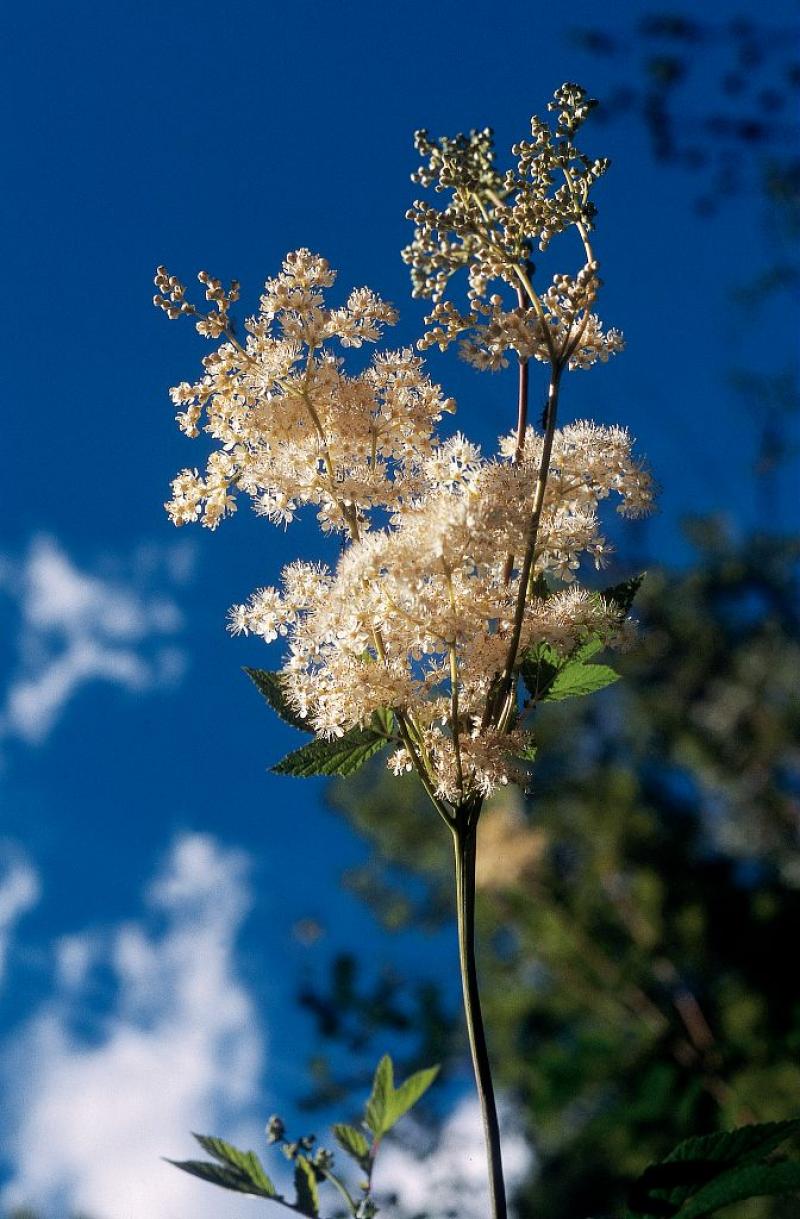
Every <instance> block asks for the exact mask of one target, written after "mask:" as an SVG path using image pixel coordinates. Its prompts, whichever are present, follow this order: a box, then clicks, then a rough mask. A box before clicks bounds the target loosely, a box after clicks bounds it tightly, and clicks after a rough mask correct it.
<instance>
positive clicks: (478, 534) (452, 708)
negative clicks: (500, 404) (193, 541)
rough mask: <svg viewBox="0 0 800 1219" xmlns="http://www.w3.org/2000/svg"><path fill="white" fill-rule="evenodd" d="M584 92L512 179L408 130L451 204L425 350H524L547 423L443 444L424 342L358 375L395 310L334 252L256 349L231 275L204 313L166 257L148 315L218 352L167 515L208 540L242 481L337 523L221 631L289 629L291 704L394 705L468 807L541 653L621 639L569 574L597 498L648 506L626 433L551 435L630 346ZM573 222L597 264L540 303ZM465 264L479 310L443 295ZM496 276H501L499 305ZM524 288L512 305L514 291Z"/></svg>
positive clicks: (311, 720) (402, 748) (414, 247)
mask: <svg viewBox="0 0 800 1219" xmlns="http://www.w3.org/2000/svg"><path fill="white" fill-rule="evenodd" d="M591 105H592V103H591V102H590V101H589V99H587V97H586V95H585V94H584V93H583V91H582V90H580V89H578V88H577V86H564V87H563V89H561V90H559V91H558V92H557V93H556V95H555V99H554V102H553V103H552V104H551V109H552V108H554V109H555V110H556V111H557V112H558V117H557V122H556V127H555V130H551V128H550V127H549V126H548V124H547V123H545V122H543V121H542V120H540V119H538V118H536V117H534V119H533V120H532V139H531V140H530V141H527V142H521V143H520V144H519V145H517V146H515V149H514V154H515V156H516V157H517V167H516V169H514V170H509V171H508V172H507V173H505V174H502V175H501V174H500V173H499V172H498V171H497V170H496V169H495V167H494V152H493V145H492V138H491V133H490V132H489V131H482V132H478V133H475V132H473V133H472V134H471V135H470V136H458V137H455V138H454V139H442V140H439V141H432V140H430V139H429V137H428V136H427V134H426V133H424V132H421V133H418V136H417V148H418V150H419V151H420V153H421V154H422V157H423V161H424V163H423V165H422V167H421V168H420V170H419V171H418V172H417V174H416V175H415V180H416V181H417V182H418V183H419V184H421V185H422V186H425V187H427V186H431V185H434V186H435V187H436V189H437V191H439V192H440V193H444V194H446V195H447V196H448V200H447V202H446V204H445V206H444V207H442V208H439V209H436V208H434V207H432V206H430V205H428V204H426V203H423V202H418V203H415V204H414V206H413V208H412V209H411V212H410V213H409V214H410V216H411V218H412V219H413V221H414V223H415V237H414V240H413V242H412V244H411V245H410V246H409V247H408V248H407V250H406V251H405V252H404V257H405V258H406V261H407V262H409V264H410V265H411V269H412V281H413V285H414V289H415V291H416V293H417V294H419V295H426V296H430V297H432V298H433V301H434V305H433V311H432V313H431V315H430V317H429V318H428V323H429V329H428V331H427V333H426V334H425V336H424V338H423V339H422V340H421V341H420V344H419V347H420V349H422V350H424V349H425V348H427V347H430V346H431V345H434V344H435V345H438V346H439V347H441V348H445V347H447V346H448V345H449V344H450V343H451V342H453V341H454V340H456V339H459V340H460V344H461V352H462V355H464V356H465V357H466V358H467V359H468V360H470V362H472V363H473V364H475V365H476V366H477V367H479V368H487V369H495V368H498V367H501V366H502V365H503V364H505V363H506V362H507V360H508V353H509V352H513V353H514V354H515V357H516V359H517V361H518V363H519V366H520V369H521V370H522V372H523V373H524V375H525V378H527V364H528V362H529V361H530V360H538V361H542V362H545V363H547V364H549V365H550V368H551V384H550V397H549V399H548V410H547V412H546V418H545V420H544V421H543V422H544V430H543V432H539V431H537V430H536V429H534V428H533V427H532V426H530V424H529V423H528V421H527V415H526V411H523V410H521V413H520V417H519V419H518V426H517V430H516V432H514V433H512V434H510V435H506V436H503V437H501V438H500V441H499V445H498V450H497V453H496V455H494V456H492V457H486V456H484V455H483V454H482V453H481V452H480V450H479V449H478V448H477V447H476V446H475V445H473V444H471V443H470V442H469V441H468V440H467V439H466V438H465V437H464V436H462V435H461V434H460V433H458V434H456V435H454V436H451V437H450V438H449V439H445V438H443V437H442V436H440V434H439V432H438V430H437V428H438V425H439V423H440V422H441V419H442V416H443V414H444V413H445V412H449V411H452V410H453V409H454V404H453V402H452V401H451V400H450V399H449V398H446V397H445V396H444V395H443V393H442V391H441V389H440V388H439V386H437V385H435V384H434V383H433V382H432V381H431V380H430V378H429V377H428V375H427V373H426V372H425V369H424V364H423V360H422V357H421V356H420V355H418V354H416V353H415V352H413V351H412V350H410V349H408V348H406V349H401V350H390V351H382V352H376V353H375V354H373V356H372V358H371V360H369V362H368V363H367V364H366V366H363V363H362V366H361V368H360V369H359V370H357V371H348V369H347V367H346V363H345V354H346V353H347V352H348V351H349V349H357V348H360V347H362V346H363V345H365V344H375V343H377V342H378V340H379V339H380V338H381V336H382V333H383V330H384V328H385V327H387V326H391V325H393V324H394V322H395V321H396V312H395V310H394V308H393V307H392V306H391V305H389V304H387V303H386V302H384V301H383V300H381V298H380V297H379V296H377V295H376V294H375V293H374V292H372V291H370V290H369V289H368V288H358V289H355V290H353V291H352V292H351V293H350V295H349V296H348V297H347V300H346V301H345V303H344V304H343V305H339V306H336V307H334V306H332V305H330V304H329V303H328V301H327V295H326V294H327V293H328V291H329V289H331V288H332V286H333V284H334V281H335V278H336V275H335V272H334V271H333V270H332V269H331V268H330V266H329V265H328V263H327V262H326V260H325V259H324V258H322V257H321V256H319V255H317V254H313V253H311V252H310V251H309V250H306V249H301V250H297V251H295V252H294V253H291V254H289V255H288V256H287V257H286V259H285V260H284V263H283V267H282V270H281V272H280V273H279V274H278V275H277V276H276V277H274V278H272V279H268V280H267V282H266V285H265V288H264V293H263V295H262V297H261V301H260V307H259V310H258V313H257V314H256V315H255V316H254V317H252V318H250V319H248V320H247V321H246V322H245V324H244V333H243V336H242V337H241V338H239V337H237V335H236V333H235V330H234V327H233V323H232V320H231V307H232V305H233V304H234V303H235V301H236V300H237V298H238V294H239V289H238V285H237V284H236V283H234V284H232V285H231V287H230V289H228V290H227V291H226V290H225V289H224V288H223V285H222V282H221V281H220V280H218V279H214V278H213V277H211V276H210V275H208V274H207V273H205V272H203V273H201V275H200V276H199V279H200V281H201V283H202V284H203V285H204V286H205V295H206V301H207V303H208V304H209V306H210V308H209V309H208V311H206V312H202V311H201V310H200V309H198V307H197V306H195V305H193V304H191V303H190V302H189V301H188V299H187V292H186V287H185V285H184V284H182V283H181V282H180V281H179V280H178V279H177V278H176V277H175V276H172V275H170V274H169V273H168V272H167V270H166V269H165V268H163V267H160V268H159V269H158V272H157V275H156V286H157V289H158V294H157V296H156V298H155V301H156V304H157V305H158V306H159V307H160V308H162V309H163V310H164V311H165V312H166V313H167V315H168V316H169V317H170V318H175V317H179V316H183V315H189V316H192V317H194V319H195V324H196V327H197V330H198V331H199V333H200V334H202V335H203V336H205V337H206V338H208V339H210V340H218V341H219V345H218V346H217V347H216V348H215V350H213V351H212V352H211V353H210V354H209V355H208V356H206V358H205V359H204V361H203V374H202V376H201V377H200V379H199V380H198V381H196V382H194V383H188V382H182V383H181V384H180V385H178V386H177V387H175V388H174V389H173V390H172V391H171V393H172V399H173V401H174V403H175V404H176V406H177V407H178V408H179V409H178V416H177V418H178V424H179V426H180V427H181V429H182V430H183V431H184V432H185V433H186V434H187V435H188V436H190V437H197V436H198V435H199V434H200V432H201V431H204V432H205V433H207V434H208V435H209V436H211V437H212V439H213V440H214V441H216V443H217V446H218V447H217V448H215V449H214V451H213V452H212V453H211V455H210V457H209V458H208V463H207V467H206V470H205V472H204V474H202V475H201V474H199V473H198V471H197V470H190V469H187V470H183V471H182V472H181V473H180V474H179V475H178V476H177V478H176V479H175V480H174V481H173V484H172V498H171V499H170V501H169V502H168V503H167V505H166V508H167V511H168V513H169V515H170V517H171V518H172V520H173V521H174V522H175V524H176V525H182V524H184V523H186V522H189V521H197V520H201V521H202V523H203V524H204V525H206V526H207V527H209V528H211V529H213V528H215V527H216V526H217V525H218V524H219V522H220V520H221V519H222V517H224V516H226V515H227V514H229V513H231V512H233V511H234V509H235V507H236V497H237V495H238V494H239V493H244V494H246V495H248V496H249V497H250V498H251V500H252V501H253V505H254V508H255V510H256V512H258V513H259V514H261V515H264V516H266V517H268V518H269V519H270V520H271V521H273V522H275V523H286V522H289V521H291V520H292V519H293V518H294V516H295V515H296V513H297V512H298V510H299V509H300V508H301V507H303V506H304V505H307V504H313V505H315V506H316V508H317V514H318V519H319V522H320V525H321V528H322V529H323V531H325V532H330V531H334V530H335V531H338V532H339V533H341V534H342V535H343V537H344V548H343V550H342V552H341V554H340V557H339V559H338V562H337V563H336V565H335V566H332V567H327V566H324V565H314V564H309V563H305V562H300V561H298V562H292V563H290V564H289V565H288V566H287V567H285V568H284V571H283V574H282V582H281V587H280V588H273V587H266V588H261V589H259V590H258V591H256V592H255V593H254V594H253V595H252V596H251V597H250V598H249V600H248V601H246V602H245V603H243V604H240V605H236V606H234V607H233V609H232V610H231V613H230V629H231V630H232V631H233V632H235V633H253V634H257V635H260V636H261V637H262V638H263V639H264V640H265V641H266V642H272V641H275V640H278V639H280V640H283V641H284V645H285V648H286V653H285V656H284V660H283V665H282V682H283V688H284V691H285V695H286V698H287V700H288V704H289V705H290V707H291V709H292V711H293V713H294V715H295V716H296V717H298V718H299V720H301V721H302V722H304V723H306V724H307V725H308V727H309V729H311V730H313V732H314V733H316V734H317V735H318V736H319V737H320V738H322V739H334V740H335V739H337V738H341V737H343V736H344V735H345V734H346V733H348V732H351V731H352V730H354V729H358V728H362V729H363V728H366V727H367V726H368V725H369V724H370V723H371V722H372V720H373V717H374V716H375V715H376V713H378V714H383V713H385V712H386V711H387V709H388V710H390V711H391V712H392V713H393V714H394V716H395V722H396V725H397V728H398V731H397V737H396V746H397V748H396V749H395V751H394V752H393V754H392V756H391V758H390V765H391V766H392V768H393V769H394V770H396V771H398V772H399V771H402V770H405V769H410V768H416V769H417V770H418V771H419V772H420V774H421V776H422V777H423V780H424V781H425V782H426V784H427V786H428V790H429V793H430V794H431V795H432V796H433V798H434V799H435V800H436V801H438V802H440V803H441V804H443V805H447V806H448V807H450V808H453V809H457V808H459V807H462V806H464V805H467V804H470V803H473V804H476V805H479V803H480V801H481V800H482V799H483V798H484V797H485V796H486V795H487V794H489V793H490V792H491V791H492V790H493V789H494V788H495V787H496V786H497V785H498V784H502V783H505V782H507V781H508V780H509V779H513V778H515V777H518V774H519V766H518V763H517V762H516V761H515V760H514V757H515V755H518V754H520V753H524V750H525V741H526V738H527V729H526V728H525V727H524V725H523V724H522V721H521V720H520V708H519V703H518V698H517V690H518V679H519V674H520V672H521V670H522V669H523V667H524V664H525V663H526V657H528V658H529V657H531V656H534V655H545V654H547V655H549V656H550V657H551V658H555V661H556V662H558V660H559V658H561V659H563V658H566V657H569V656H571V655H573V654H575V653H576V651H578V650H579V649H580V648H581V647H582V646H583V645H584V644H585V643H586V641H587V640H590V639H602V641H603V643H604V644H605V645H606V646H614V645H615V644H620V643H622V642H624V639H625V635H626V627H625V624H624V622H623V618H624V614H621V613H620V609H619V606H618V605H616V604H614V603H611V602H608V601H606V600H604V599H603V598H602V597H601V596H599V595H598V594H596V593H592V592H590V591H588V590H587V589H585V588H582V587H580V586H579V584H578V583H577V579H576V577H577V575H578V572H579V569H580V566H581V563H582V562H583V561H585V560H586V561H588V562H590V563H593V564H594V565H595V566H596V567H600V566H602V565H603V564H604V562H605V560H606V557H607V555H608V552H609V545H608V542H607V541H606V539H605V537H604V535H603V533H602V531H601V527H600V519H599V511H600V507H601V502H602V501H604V500H605V499H607V498H608V497H609V496H612V495H613V496H615V497H616V498H617V500H618V510H619V511H620V512H622V513H623V514H626V515H629V516H637V515H640V514H642V513H644V512H647V511H649V509H650V506H651V502H652V495H653V489H652V484H651V480H650V476H649V474H648V472H647V470H646V468H645V467H644V466H643V464H642V463H641V462H640V461H639V460H638V459H637V458H636V457H634V455H633V452H632V440H631V437H630V436H629V435H628V433H627V432H626V431H625V430H624V429H623V428H618V427H600V426H597V425H595V424H593V423H591V422H586V421H584V422H578V423H572V424H569V425H567V426H565V427H562V428H557V427H556V426H555V409H556V404H557V395H558V386H559V381H560V377H561V374H562V372H563V371H565V370H569V369H573V368H588V367H589V366H590V365H592V364H593V363H595V362H596V361H597V360H600V361H605V360H606V359H608V357H609V356H610V355H612V354H613V353H615V352H617V351H619V350H620V349H621V347H622V338H621V335H619V334H618V332H617V331H615V330H604V329H603V326H602V324H601V322H600V320H599V318H598V316H597V314H596V313H595V312H594V307H595V302H596V298H597V296H598V293H599V290H600V279H599V276H598V264H597V261H596V259H595V258H594V255H593V252H592V248H591V245H590V238H589V234H590V231H591V229H592V227H593V224H594V216H595V212H594V205H593V203H592V202H591V200H590V192H591V189H592V187H593V186H594V184H595V182H596V181H597V179H598V178H599V177H600V176H601V175H602V174H603V173H604V172H605V169H606V168H607V163H606V162H605V161H598V160H594V161H593V160H590V159H589V158H587V157H586V156H584V154H582V153H581V152H580V151H579V150H578V149H577V147H576V145H575V142H574V137H575V134H576V132H577V131H578V129H579V127H580V125H581V123H582V122H583V120H584V118H585V117H586V115H587V114H588V113H589V111H590V109H591ZM569 227H574V228H575V229H576V230H577V232H578V234H579V237H580V240H581V244H582V248H583V251H584V258H585V261H584V264H583V265H582V266H581V267H580V268H579V269H578V271H577V272H576V273H575V274H574V275H569V274H561V275H557V276H555V278H554V279H553V281H552V284H551V286H550V287H549V288H547V289H546V290H545V291H544V292H542V293H538V292H536V291H535V290H534V288H533V287H532V285H531V276H532V274H533V261H532V260H533V252H534V247H538V248H539V249H545V248H546V247H547V245H548V244H549V242H550V241H551V239H552V238H553V237H554V236H555V235H556V234H557V233H559V232H561V231H563V230H564V229H567V228H569ZM464 268H466V270H467V273H468V298H469V306H468V310H467V312H461V311H460V310H459V309H458V308H456V306H455V305H454V304H453V303H452V301H450V300H447V299H446V292H447V290H448V288H449V284H450V280H451V278H452V276H453V275H454V274H455V273H456V272H458V271H459V270H461V269H464ZM493 280H496V281H498V285H497V286H498V287H499V288H500V289H501V291H492V292H491V294H490V293H489V285H490V284H491V283H492V281H493ZM509 290H511V291H513V293H514V294H515V295H516V298H517V303H516V305H514V303H513V301H512V302H511V303H509V302H508V301H506V300H505V299H504V296H503V294H502V293H503V292H506V293H507V292H508V291H509ZM524 385H525V388H526V392H527V379H525V381H524ZM521 402H522V399H521Z"/></svg>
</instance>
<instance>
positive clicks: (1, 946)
mask: <svg viewBox="0 0 800 1219" xmlns="http://www.w3.org/2000/svg"><path fill="white" fill-rule="evenodd" d="M38 900H39V876H38V874H37V872H36V871H35V869H34V868H33V867H32V866H31V865H30V864H29V863H28V862H27V860H25V859H24V858H23V857H22V856H21V855H20V854H19V853H18V851H16V850H14V849H13V848H11V847H9V846H7V845H6V844H3V843H0V983H1V982H2V981H3V979H4V977H5V971H6V958H7V956H8V949H9V944H10V942H11V937H12V935H13V934H14V931H15V928H16V924H17V922H18V921H19V919H20V918H21V917H22V915H23V914H25V912H26V911H27V910H30V909H31V907H33V906H35V905H36V903H37V902H38Z"/></svg>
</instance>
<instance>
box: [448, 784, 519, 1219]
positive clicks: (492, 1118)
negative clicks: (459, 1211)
mask: <svg viewBox="0 0 800 1219" xmlns="http://www.w3.org/2000/svg"><path fill="white" fill-rule="evenodd" d="M461 812H462V816H461V817H460V818H459V823H458V826H457V827H456V828H454V830H453V851H454V857H455V881H456V921H457V926H458V959H459V965H460V971H461V990H462V996H463V1001H464V1017H465V1021H466V1026H467V1037H468V1039H469V1048H470V1055H471V1057H472V1068H473V1071H474V1074H475V1086H476V1089H477V1092H478V1100H479V1102H480V1108H481V1120H482V1122H483V1134H484V1140H485V1143H486V1156H487V1160H488V1169H489V1198H490V1204H491V1217H492V1219H506V1216H507V1204H506V1191H505V1182H504V1179H503V1160H502V1152H501V1145H500V1124H499V1121H498V1117H497V1102H496V1100H495V1094H494V1085H493V1083H492V1068H491V1063H490V1060H489V1050H488V1046H487V1044H486V1031H485V1028H484V1023H483V1013H482V1011H481V1000H480V991H479V988H478V970H477V964H476V960H475V863H476V855H477V851H476V848H477V821H478V816H479V815H480V805H478V807H477V808H475V809H472V810H470V809H468V808H464V809H462V810H461Z"/></svg>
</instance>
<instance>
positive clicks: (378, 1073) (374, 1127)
mask: <svg viewBox="0 0 800 1219" xmlns="http://www.w3.org/2000/svg"><path fill="white" fill-rule="evenodd" d="M393 1092H394V1066H393V1065H392V1060H391V1058H390V1057H389V1055H388V1054H384V1056H383V1058H382V1059H381V1060H380V1062H379V1063H378V1065H377V1067H376V1068H375V1077H374V1079H373V1080H372V1092H371V1093H370V1096H369V1100H368V1101H367V1104H366V1108H365V1109H364V1122H365V1123H366V1125H367V1127H368V1129H369V1130H371V1131H372V1133H373V1134H374V1135H375V1137H376V1138H380V1136H381V1135H382V1134H383V1132H384V1122H385V1120H386V1114H387V1113H388V1112H389V1102H390V1100H391V1096H392V1093H393Z"/></svg>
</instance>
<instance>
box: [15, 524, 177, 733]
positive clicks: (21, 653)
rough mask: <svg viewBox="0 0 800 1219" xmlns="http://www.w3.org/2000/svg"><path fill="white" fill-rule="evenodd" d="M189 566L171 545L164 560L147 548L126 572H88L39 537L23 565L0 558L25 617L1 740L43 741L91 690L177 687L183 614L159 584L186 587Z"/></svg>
mask: <svg viewBox="0 0 800 1219" xmlns="http://www.w3.org/2000/svg"><path fill="white" fill-rule="evenodd" d="M184 549H185V548H184ZM190 565H191V557H190V555H189V554H188V552H187V553H184V552H183V551H180V552H179V551H178V550H176V549H175V548H174V547H172V548H169V549H168V550H165V551H164V552H163V553H161V554H160V555H159V552H158V551H157V550H156V549H155V548H153V547H150V548H147V549H141V550H140V551H138V552H137V553H136V554H134V556H133V558H132V560H131V561H130V562H129V563H128V564H127V565H126V566H125V569H124V570H123V571H122V572H120V571H116V572H111V573H110V574H103V575H101V574H97V573H88V572H85V571H81V570H79V569H78V568H77V567H76V566H75V564H74V563H73V562H72V560H71V559H70V557H69V556H68V555H67V554H66V553H65V552H64V551H63V550H62V549H61V547H60V546H59V545H58V543H57V542H56V541H54V540H53V539H52V538H48V537H38V538H36V539H35V540H34V541H33V543H32V545H31V547H30V549H29V551H28V554H27V556H26V557H25V558H24V559H23V560H22V561H21V562H14V561H12V560H10V559H9V558H8V557H7V556H5V557H3V556H0V588H2V589H4V591H5V592H6V594H7V595H9V596H10V597H11V599H12V601H14V602H15V603H16V609H17V611H18V615H19V619H20V622H19V630H18V636H17V657H16V665H15V667H14V668H13V669H12V675H11V681H10V684H9V687H8V689H7V691H6V696H5V706H4V707H3V709H2V711H1V712H0V737H2V736H15V737H20V738H22V739H23V740H25V741H28V742H29V743H36V742H38V741H41V740H42V739H43V738H44V737H45V736H46V735H47V734H48V732H49V731H50V730H51V728H52V727H53V725H54V724H55V722H56V721H57V719H58V718H59V716H60V715H61V714H62V712H63V710H64V708H65V707H66V705H67V704H68V703H69V701H70V700H71V699H72V698H73V696H74V695H75V694H76V693H77V692H78V690H80V689H81V688H82V687H83V686H85V685H87V684H88V683H90V682H94V681H105V682H111V683H112V684H114V685H119V686H123V687H125V688H126V689H128V690H131V691H141V690H147V689H151V688H153V687H158V686H162V685H165V684H170V683H172V682H174V681H175V680H177V679H178V678H179V677H180V675H181V673H182V671H183V667H184V657H183V653H182V652H181V651H180V649H178V648H177V647H176V646H175V644H174V642H173V640H174V636H175V635H176V634H177V632H178V631H179V630H180V628H181V614H180V611H179V609H178V607H177V605H176V604H175V602H174V601H173V599H172V598H171V597H169V596H167V595H165V594H164V593H163V592H159V591H154V590H153V588H152V586H153V584H154V583H157V582H158V581H159V580H160V581H161V583H162V584H163V582H164V579H165V578H166V579H167V580H168V581H169V582H170V583H171V584H174V583H179V582H183V581H184V580H185V579H186V578H187V572H188V570H189V569H190Z"/></svg>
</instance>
